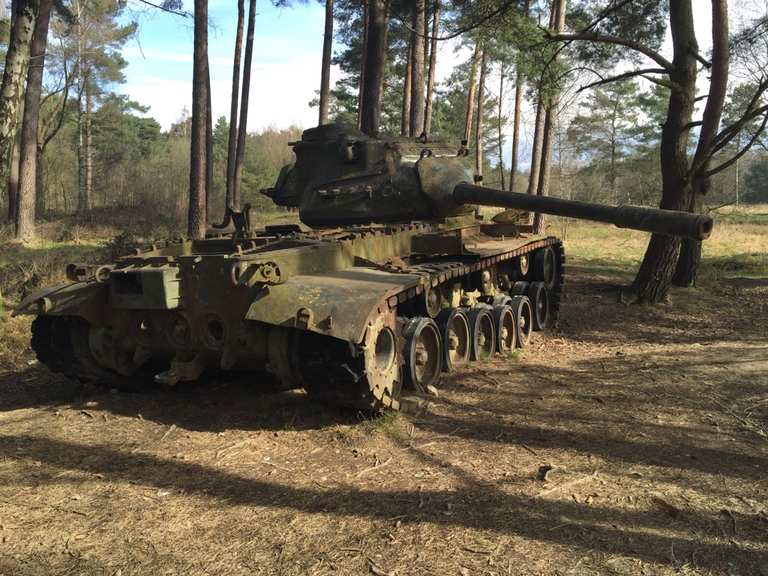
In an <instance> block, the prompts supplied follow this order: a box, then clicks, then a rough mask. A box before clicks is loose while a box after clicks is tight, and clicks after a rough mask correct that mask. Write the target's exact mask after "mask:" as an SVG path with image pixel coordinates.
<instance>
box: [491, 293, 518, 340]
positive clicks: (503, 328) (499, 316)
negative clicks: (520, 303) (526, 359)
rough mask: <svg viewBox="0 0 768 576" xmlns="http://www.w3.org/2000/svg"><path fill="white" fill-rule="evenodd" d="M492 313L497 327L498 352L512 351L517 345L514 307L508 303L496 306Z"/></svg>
mask: <svg viewBox="0 0 768 576" xmlns="http://www.w3.org/2000/svg"><path fill="white" fill-rule="evenodd" d="M511 300H512V299H511V298H510V301H511ZM492 315H493V323H494V326H495V327H496V352H499V353H507V352H512V350H514V349H515V347H516V345H517V333H516V331H515V313H514V312H513V311H512V307H511V306H509V305H507V304H503V305H501V306H494V307H493V312H492Z"/></svg>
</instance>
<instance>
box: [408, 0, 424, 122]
mask: <svg viewBox="0 0 768 576" xmlns="http://www.w3.org/2000/svg"><path fill="white" fill-rule="evenodd" d="M425 11H426V2H425V0H414V2H413V35H412V45H411V55H412V62H411V121H410V126H409V129H408V135H409V136H418V135H419V134H420V131H421V130H423V128H424V106H425V104H426V102H425V100H424V65H425V63H426V62H425V58H424V40H423V38H421V33H422V31H423V30H424V23H425V20H426V16H425Z"/></svg>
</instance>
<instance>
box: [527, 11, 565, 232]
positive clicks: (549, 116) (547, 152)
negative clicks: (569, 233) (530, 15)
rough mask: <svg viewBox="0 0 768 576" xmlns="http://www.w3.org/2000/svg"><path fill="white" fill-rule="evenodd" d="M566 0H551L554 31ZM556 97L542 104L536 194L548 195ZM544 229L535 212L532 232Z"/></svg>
mask: <svg viewBox="0 0 768 576" xmlns="http://www.w3.org/2000/svg"><path fill="white" fill-rule="evenodd" d="M565 8H566V0H553V2H552V12H551V15H550V21H549V27H550V29H551V30H552V31H553V32H555V33H558V32H562V31H563V29H564V28H565ZM557 106H558V97H557V95H556V94H554V95H552V96H550V97H549V98H548V101H547V102H546V103H545V106H544V126H543V129H542V132H541V168H540V169H539V181H538V185H537V187H536V194H537V195H539V196H548V195H549V181H550V176H551V172H552V156H553V149H554V135H555V134H554V132H555V124H557ZM543 231H544V215H543V214H541V213H540V212H537V213H536V214H535V215H534V218H533V232H534V233H535V234H541V233H542V232H543Z"/></svg>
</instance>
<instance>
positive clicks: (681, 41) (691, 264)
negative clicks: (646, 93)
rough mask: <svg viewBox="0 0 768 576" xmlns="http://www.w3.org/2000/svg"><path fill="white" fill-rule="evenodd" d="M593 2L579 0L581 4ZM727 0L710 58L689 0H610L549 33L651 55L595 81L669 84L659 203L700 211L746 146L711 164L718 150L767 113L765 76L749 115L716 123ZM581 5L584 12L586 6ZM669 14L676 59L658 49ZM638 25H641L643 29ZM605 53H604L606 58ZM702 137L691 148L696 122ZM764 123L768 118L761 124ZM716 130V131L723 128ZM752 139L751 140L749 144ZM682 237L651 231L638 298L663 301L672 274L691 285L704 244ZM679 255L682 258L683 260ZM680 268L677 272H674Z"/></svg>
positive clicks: (718, 14) (724, 74)
mask: <svg viewBox="0 0 768 576" xmlns="http://www.w3.org/2000/svg"><path fill="white" fill-rule="evenodd" d="M584 6H587V7H588V6H589V3H582V8H583V7H584ZM727 8H728V7H727V2H726V1H725V0H711V10H712V12H711V13H712V21H713V28H712V32H713V49H712V59H711V62H710V61H708V60H707V59H706V58H704V57H703V56H702V55H701V54H700V53H699V50H698V45H697V41H696V34H695V29H694V21H693V5H692V2H691V0H678V1H675V2H670V3H669V7H668V11H667V9H666V3H664V2H662V1H660V0H658V1H654V2H644V3H639V2H638V3H634V2H619V3H610V4H609V5H608V6H606V7H604V8H603V9H602V10H599V11H598V12H597V13H596V14H593V15H592V19H591V23H589V24H587V25H585V26H583V27H581V29H580V30H579V31H578V32H571V33H557V34H551V33H550V34H549V35H548V36H549V38H550V39H554V40H557V41H561V42H564V43H566V44H567V45H570V44H571V43H574V42H576V43H577V44H579V43H582V42H586V43H588V46H591V47H593V48H596V49H597V48H614V49H615V51H614V53H613V54H614V56H615V55H616V54H625V55H626V54H629V55H631V56H632V57H633V58H634V59H635V60H639V59H646V60H650V61H652V62H653V67H641V66H638V67H637V68H636V69H635V70H631V71H629V72H622V73H621V74H617V75H615V76H613V77H610V78H603V79H601V80H600V81H599V82H597V83H595V84H606V83H608V82H611V81H615V80H622V79H627V78H630V77H635V76H640V77H643V78H646V79H648V80H650V81H652V82H654V83H657V84H661V85H663V86H666V87H667V88H669V101H668V104H667V114H666V120H665V122H664V124H663V127H662V137H661V149H660V165H661V173H662V197H661V202H660V206H661V207H662V208H666V209H671V210H683V211H691V210H697V209H698V208H699V207H700V206H701V203H702V197H703V195H704V194H705V193H706V191H707V189H708V187H709V179H710V178H711V177H712V176H714V175H715V174H717V173H718V172H719V171H721V170H724V169H726V168H727V167H728V166H730V165H731V164H732V163H733V162H735V161H736V160H737V159H738V157H739V156H740V155H742V154H744V153H745V152H746V149H748V146H747V147H743V148H742V150H741V151H739V152H738V153H737V155H736V156H734V157H732V158H731V159H729V160H724V161H722V162H720V164H718V165H717V166H715V167H711V166H710V164H711V162H712V160H713V157H714V156H715V155H716V154H717V153H718V152H719V151H720V150H722V149H723V147H724V146H725V145H727V144H728V143H729V142H730V141H731V140H732V139H733V137H734V136H735V133H736V130H737V128H738V126H740V125H741V123H742V122H747V121H748V120H750V119H753V118H756V117H760V116H763V117H764V120H766V121H768V106H767V107H762V106H761V105H760V98H761V97H762V94H763V93H764V92H765V90H766V89H768V82H762V81H761V82H760V83H759V88H758V91H757V92H756V94H755V97H754V99H753V101H752V104H751V105H750V106H749V108H748V109H747V110H746V111H745V115H744V116H743V117H742V119H740V120H739V121H737V123H736V124H735V125H731V126H729V127H726V128H724V129H720V130H719V124H720V117H721V114H722V108H723V103H724V101H725V94H726V88H727V79H728V66H729V57H730V52H729V41H728V27H727V26H728V24H727V23H728V12H727ZM586 12H587V10H584V11H583V12H582V13H583V14H584V13H586ZM665 14H668V24H669V30H670V32H671V36H672V50H673V58H672V60H671V61H670V60H667V59H666V58H665V57H664V56H663V55H662V54H661V53H660V52H659V51H658V46H659V44H660V42H661V37H662V33H663V22H664V16H665ZM638 27H639V28H638ZM603 58H604V59H605V57H603ZM699 64H703V65H704V66H705V67H708V68H710V85H709V90H708V93H707V95H706V104H705V107H704V113H703V116H702V119H701V120H699V121H696V122H694V121H693V113H694V110H695V102H696V80H697V74H698V65H699ZM697 126H698V127H700V128H699V136H698V141H697V145H696V147H695V153H694V154H693V157H690V155H689V140H690V139H691V131H692V129H693V128H694V127H697ZM763 126H764V124H763ZM718 130H719V131H718ZM753 143H754V142H749V143H748V145H749V146H751V145H752V144H753ZM680 244H681V243H680V240H679V239H676V238H672V237H669V236H662V235H657V234H654V235H652V236H651V240H650V242H649V244H648V248H647V250H646V253H645V256H644V258H643V262H642V264H641V266H640V269H639V270H638V273H637V276H636V277H635V281H634V282H633V284H632V287H631V290H630V292H631V294H630V298H631V299H632V300H635V301H644V302H651V303H653V302H659V301H661V300H663V299H664V298H666V295H667V293H668V291H669V287H670V286H671V284H672V280H673V275H674V276H675V277H676V278H675V279H676V281H677V283H680V284H685V285H690V284H691V283H692V282H693V281H694V280H695V276H696V270H697V268H698V263H699V259H700V245H699V244H697V243H695V242H693V243H692V242H685V243H684V250H683V251H682V252H681V251H680ZM678 255H680V256H681V262H680V263H678ZM676 269H677V274H675V271H676Z"/></svg>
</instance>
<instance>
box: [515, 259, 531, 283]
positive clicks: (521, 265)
mask: <svg viewBox="0 0 768 576" xmlns="http://www.w3.org/2000/svg"><path fill="white" fill-rule="evenodd" d="M529 268H530V261H529V260H528V255H527V254H523V255H522V256H520V257H519V258H518V259H517V261H516V263H515V272H516V273H517V275H518V277H520V278H525V277H526V276H528V270H529Z"/></svg>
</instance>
